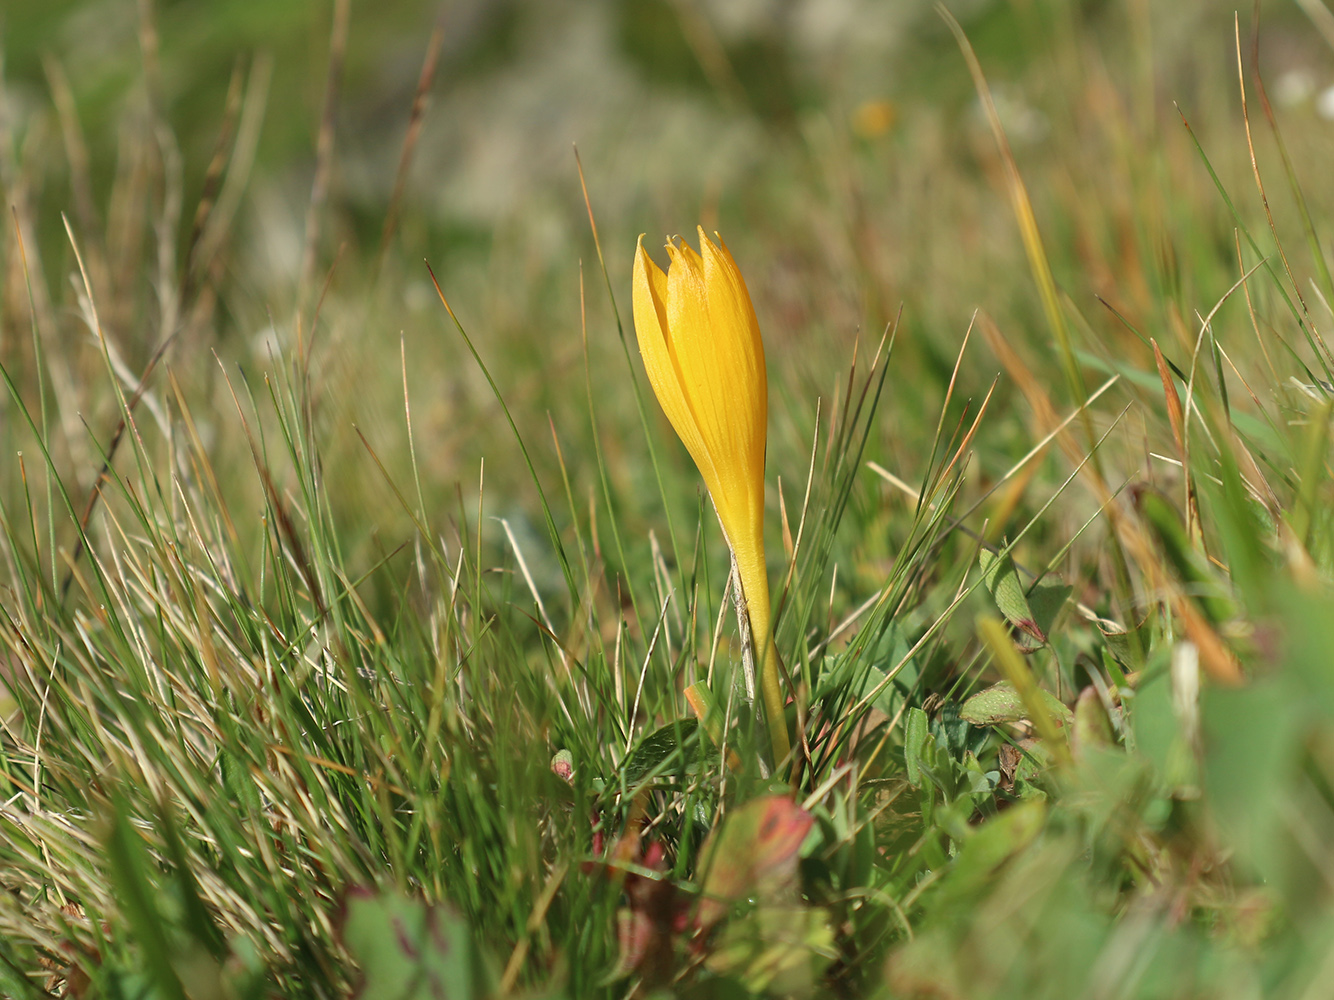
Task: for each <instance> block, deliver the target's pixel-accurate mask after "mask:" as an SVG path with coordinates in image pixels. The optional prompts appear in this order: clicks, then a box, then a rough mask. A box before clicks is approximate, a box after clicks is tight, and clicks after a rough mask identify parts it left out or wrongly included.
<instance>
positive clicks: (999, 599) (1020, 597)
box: [977, 549, 1047, 644]
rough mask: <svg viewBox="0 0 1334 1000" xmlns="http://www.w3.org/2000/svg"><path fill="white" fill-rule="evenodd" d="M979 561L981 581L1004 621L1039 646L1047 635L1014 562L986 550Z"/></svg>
mask: <svg viewBox="0 0 1334 1000" xmlns="http://www.w3.org/2000/svg"><path fill="white" fill-rule="evenodd" d="M977 561H978V563H979V565H981V567H982V580H983V582H984V583H985V584H986V587H987V590H988V591H989V592H990V594H991V596H992V599H993V600H995V602H996V607H997V608H999V609H1000V613H1001V614H1003V615H1004V616H1005V620H1006V621H1008V622H1009V623H1010V624H1011V625H1013V626H1014V627H1015V628H1017V629H1019V630H1020V631H1021V632H1023V633H1024V634H1025V635H1027V636H1029V637H1030V638H1032V639H1034V640H1036V641H1037V642H1038V643H1040V644H1041V643H1045V642H1046V641H1047V633H1046V632H1044V631H1043V630H1042V627H1041V626H1040V625H1039V624H1038V621H1037V618H1036V617H1035V616H1034V614H1033V609H1032V607H1031V606H1030V604H1029V602H1028V597H1027V595H1026V594H1025V593H1024V585H1023V584H1022V583H1020V582H1019V572H1018V571H1017V570H1016V569H1015V568H1014V560H1012V559H1011V558H1010V557H1009V556H998V555H996V554H995V553H993V552H990V551H988V550H987V549H983V550H982V551H981V552H979V553H978V557H977Z"/></svg>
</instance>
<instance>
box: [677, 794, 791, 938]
mask: <svg viewBox="0 0 1334 1000" xmlns="http://www.w3.org/2000/svg"><path fill="white" fill-rule="evenodd" d="M814 823H815V818H814V817H813V816H811V814H810V813H808V812H807V811H806V810H805V809H802V808H801V807H800V806H799V805H797V804H796V803H795V802H793V801H792V800H791V799H789V798H787V797H785V796H782V795H769V796H765V797H764V798H759V799H755V800H753V801H751V802H747V803H746V804H745V805H743V806H741V807H739V808H738V809H736V810H734V811H733V812H732V813H731V814H729V815H728V816H727V818H726V819H725V820H724V821H723V824H722V827H721V828H720V829H718V830H715V831H714V832H713V833H711V834H710V835H709V839H708V841H707V842H706V843H705V845H704V851H703V860H702V862H701V866H700V871H701V873H702V884H701V892H702V897H703V898H702V899H701V901H700V907H699V916H698V921H699V925H700V927H701V928H708V927H710V926H712V925H713V924H715V923H717V922H718V921H719V920H720V919H722V917H723V916H724V915H725V914H726V913H727V910H728V907H729V906H730V905H731V904H732V903H733V902H735V901H737V900H739V899H743V898H747V897H751V896H755V897H766V896H775V895H777V894H779V893H781V892H782V890H783V889H785V888H787V887H788V886H790V885H791V884H792V883H793V881H794V880H795V876H796V870H797V851H798V850H799V849H800V848H801V844H802V841H804V840H805V839H806V834H808V833H809V832H810V829H811V826H812V825H813V824H814Z"/></svg>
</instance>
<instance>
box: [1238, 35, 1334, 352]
mask: <svg viewBox="0 0 1334 1000" xmlns="http://www.w3.org/2000/svg"><path fill="white" fill-rule="evenodd" d="M1232 28H1233V33H1234V35H1235V38H1236V50H1237V84H1238V85H1239V87H1240V89H1241V120H1242V124H1243V125H1244V126H1245V129H1246V149H1247V151H1248V152H1249V153H1250V157H1251V171H1252V173H1253V174H1254V175H1255V186H1256V188H1258V189H1259V191H1260V204H1261V205H1263V206H1264V210H1265V221H1266V222H1268V224H1269V232H1270V235H1272V236H1273V237H1274V246H1275V247H1277V248H1278V256H1279V259H1280V260H1282V261H1283V270H1284V271H1285V272H1286V273H1287V275H1288V283H1289V284H1291V285H1292V293H1293V294H1294V295H1295V296H1297V302H1298V303H1299V304H1300V305H1301V307H1302V321H1303V322H1304V323H1305V325H1306V327H1307V329H1308V330H1310V332H1311V337H1312V338H1313V339H1314V340H1315V342H1316V343H1317V344H1319V345H1320V350H1321V351H1322V352H1324V355H1325V360H1326V361H1327V362H1329V363H1331V364H1334V354H1331V353H1330V350H1329V347H1328V345H1326V344H1325V338H1323V337H1322V336H1320V331H1319V330H1317V329H1316V328H1315V324H1313V323H1312V322H1311V311H1310V309H1308V308H1307V306H1306V299H1305V298H1304V297H1303V296H1302V290H1301V286H1300V285H1299V284H1298V282H1297V277H1296V275H1294V274H1293V273H1292V265H1291V264H1289V263H1288V254H1287V251H1286V250H1284V249H1283V241H1282V239H1280V238H1279V235H1278V226H1277V225H1275V223H1274V213H1273V212H1272V211H1271V210H1270V208H1269V195H1268V194H1266V193H1265V184H1264V179H1263V178H1262V177H1261V176H1260V161H1259V160H1257V159H1256V157H1255V143H1254V141H1253V140H1252V139H1251V116H1250V109H1249V107H1248V106H1247V103H1246V69H1245V66H1244V64H1243V61H1242V55H1241V19H1240V17H1239V16H1238V15H1237V13H1236V12H1235V11H1234V12H1233V14H1232Z"/></svg>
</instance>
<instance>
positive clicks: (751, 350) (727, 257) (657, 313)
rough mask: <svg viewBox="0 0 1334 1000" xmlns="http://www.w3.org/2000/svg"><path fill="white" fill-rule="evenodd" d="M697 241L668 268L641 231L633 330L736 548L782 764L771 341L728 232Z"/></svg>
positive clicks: (674, 254)
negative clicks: (768, 493)
mask: <svg viewBox="0 0 1334 1000" xmlns="http://www.w3.org/2000/svg"><path fill="white" fill-rule="evenodd" d="M715 235H716V234H715ZM699 245H700V252H699V253H696V252H695V251H694V250H693V249H692V248H691V247H690V245H689V244H687V243H686V242H685V241H684V240H680V238H679V237H677V238H673V239H671V240H669V241H668V242H667V255H668V257H670V258H671V263H670V264H669V266H668V269H667V271H666V272H665V273H664V272H663V270H662V268H660V267H658V265H657V264H655V263H654V262H653V260H652V259H651V258H650V257H649V255H648V254H647V253H645V252H644V244H643V237H642V236H641V237H640V242H639V247H638V249H637V250H636V252H635V269H634V313H635V333H636V334H637V336H638V338H639V351H640V354H641V355H642V356H643V358H644V368H645V370H646V371H647V372H648V378H649V382H650V383H651V384H652V386H653V391H654V393H655V394H656V395H657V397H658V402H659V403H660V404H661V405H662V409H663V411H664V412H665V413H666V414H667V419H668V420H669V421H671V424H672V427H673V428H674V429H675V430H676V433H677V435H678V436H679V437H680V438H681V441H682V442H683V443H684V444H685V446H686V450H687V451H689V452H690V457H691V458H693V459H694V460H695V465H696V467H697V468H698V469H699V472H700V475H701V476H702V477H703V478H704V485H705V486H707V487H708V490H709V495H710V496H711V497H713V506H714V508H715V509H716V510H717V511H718V520H719V521H721V522H722V527H723V534H725V535H726V536H727V543H728V545H729V546H730V547H731V549H732V556H733V559H734V561H735V564H736V571H737V576H738V578H739V580H740V585H741V593H742V597H743V599H744V601H745V607H746V612H747V615H748V617H749V619H750V629H751V633H752V635H753V637H754V649H755V659H756V662H757V663H759V664H760V678H759V679H760V694H761V697H762V699H763V702H764V711H765V718H766V720H767V722H768V728H769V738H770V742H771V745H772V748H773V754H774V762H775V763H778V762H780V761H781V760H782V759H783V758H784V757H786V756H787V753H788V749H789V746H790V744H789V740H788V733H787V722H786V720H785V719H784V715H783V706H784V698H783V694H782V688H781V685H780V682H779V667H778V653H777V651H776V650H775V648H774V643H773V636H772V634H771V625H772V622H771V619H770V612H769V577H768V574H767V572H766V571H765V565H764V452H765V436H766V432H767V428H768V419H769V383H768V376H767V374H766V372H765V367H764V343H763V341H762V340H761V339H760V325H759V321H758V320H756V318H755V310H754V308H753V307H752V306H751V302H750V294H749V293H748V292H747V291H746V282H745V279H743V278H742V277H741V272H740V271H739V270H737V266H736V262H735V261H734V260H732V255H731V254H730V253H728V251H727V247H726V246H725V245H724V244H723V242H722V240H721V238H719V241H718V243H717V244H715V243H713V242H712V241H711V240H710V239H709V238H708V237H707V236H705V235H704V229H703V228H702V227H701V228H700V229H699Z"/></svg>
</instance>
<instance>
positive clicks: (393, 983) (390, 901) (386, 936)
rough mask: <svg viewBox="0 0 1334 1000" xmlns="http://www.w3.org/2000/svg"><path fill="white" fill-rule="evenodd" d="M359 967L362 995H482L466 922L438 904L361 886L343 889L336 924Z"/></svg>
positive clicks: (396, 999)
mask: <svg viewBox="0 0 1334 1000" xmlns="http://www.w3.org/2000/svg"><path fill="white" fill-rule="evenodd" d="M342 936H343V941H344V943H345V944H346V945H347V950H348V951H349V952H351V954H352V957H353V958H355V959H356V961H357V964H358V965H360V966H361V973H362V979H361V985H360V988H359V990H358V991H357V996H358V997H360V998H363V1000H472V998H474V997H482V996H485V995H487V991H486V989H485V982H484V979H485V977H484V975H483V972H484V970H483V968H482V964H481V961H480V959H479V956H478V954H477V951H476V949H475V948H474V947H473V942H472V933H471V931H470V930H469V928H468V925H467V924H465V923H464V922H463V920H462V919H460V918H459V917H458V916H456V915H455V914H454V913H452V912H451V911H450V910H449V909H447V908H446V907H445V906H443V905H441V904H436V905H430V904H427V903H425V902H422V901H421V900H414V899H408V898H406V897H404V896H400V895H398V894H396V893H382V894H379V895H376V894H374V893H372V892H370V891H369V890H366V889H354V890H352V891H351V892H350V893H349V894H348V899H347V904H346V911H345V914H344V917H343V924H342Z"/></svg>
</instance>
